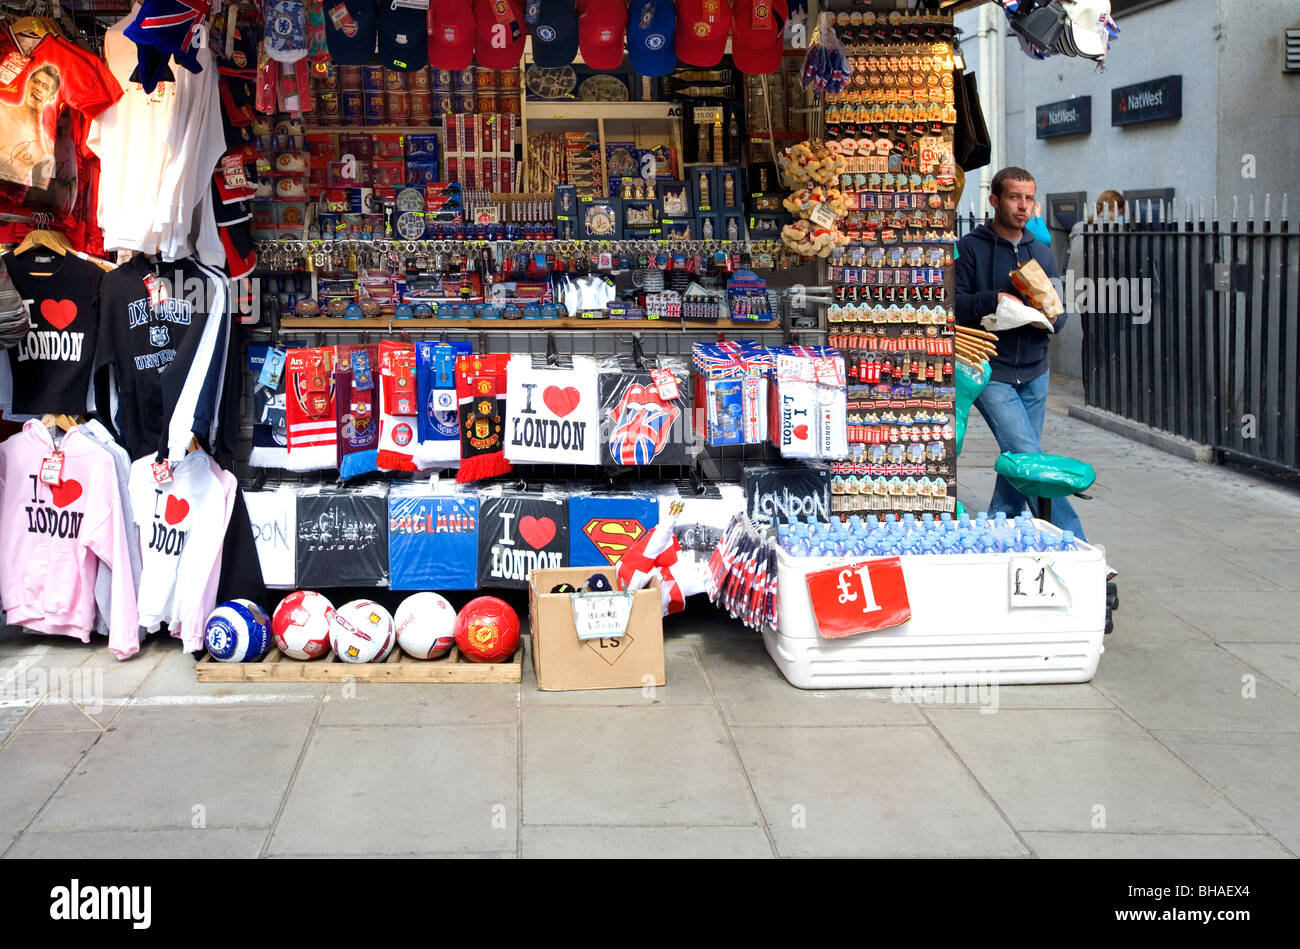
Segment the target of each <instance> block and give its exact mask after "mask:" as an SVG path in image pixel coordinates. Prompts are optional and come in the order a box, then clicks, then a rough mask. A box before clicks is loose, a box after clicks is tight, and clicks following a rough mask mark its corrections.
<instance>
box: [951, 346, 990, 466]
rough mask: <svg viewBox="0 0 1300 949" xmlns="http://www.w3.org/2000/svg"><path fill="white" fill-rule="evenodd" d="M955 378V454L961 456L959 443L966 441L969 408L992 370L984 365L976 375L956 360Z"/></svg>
mask: <svg viewBox="0 0 1300 949" xmlns="http://www.w3.org/2000/svg"><path fill="white" fill-rule="evenodd" d="M955 372H956V376H957V454H959V455H960V454H961V443H962V442H964V441H965V440H966V420H967V419H968V418H970V409H971V406H972V405H974V404H975V400H976V399H978V398H979V397H980V393H981V392H983V391H984V387H985V386H986V385H988V384H989V379H990V378H991V377H992V376H993V369H992V367H990V366H989V364H988V363H984V372H983V374H982V375H980V374H977V373H976V372H975V370H974V369H972V368H971V367H970V366H968V365H966V364H965V363H964V362H961V361H960V360H958V362H957V367H956V370H955Z"/></svg>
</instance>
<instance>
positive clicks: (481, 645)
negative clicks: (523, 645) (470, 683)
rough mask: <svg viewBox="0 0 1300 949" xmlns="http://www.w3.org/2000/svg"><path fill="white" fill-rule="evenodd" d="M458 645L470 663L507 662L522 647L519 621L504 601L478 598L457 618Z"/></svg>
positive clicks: (490, 597)
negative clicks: (520, 644)
mask: <svg viewBox="0 0 1300 949" xmlns="http://www.w3.org/2000/svg"><path fill="white" fill-rule="evenodd" d="M456 645H457V646H458V647H459V648H460V653H461V655H462V656H464V657H465V658H466V659H468V660H470V661H471V662H505V661H506V660H507V659H509V658H510V657H511V656H513V655H514V654H515V649H516V648H518V646H519V617H518V616H517V615H516V614H515V611H514V610H513V609H511V608H510V604H509V603H507V602H506V601H505V600H501V599H498V598H497V597H495V596H480V597H475V598H474V599H472V600H470V601H469V602H468V603H466V604H465V608H464V609H462V610H461V611H460V615H459V616H457V617H456Z"/></svg>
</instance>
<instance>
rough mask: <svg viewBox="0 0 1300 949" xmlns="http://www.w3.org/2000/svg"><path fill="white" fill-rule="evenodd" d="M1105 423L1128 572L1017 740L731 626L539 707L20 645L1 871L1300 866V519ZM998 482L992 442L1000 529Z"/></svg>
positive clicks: (0, 765)
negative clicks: (662, 681) (527, 862)
mask: <svg viewBox="0 0 1300 949" xmlns="http://www.w3.org/2000/svg"><path fill="white" fill-rule="evenodd" d="M1079 398H1080V391H1079V389H1078V386H1077V384H1071V382H1070V381H1069V380H1064V379H1056V380H1054V383H1053V396H1052V399H1051V400H1050V402H1049V407H1050V409H1051V411H1049V413H1048V419H1047V423H1046V425H1045V432H1044V449H1045V450H1047V451H1057V452H1060V453H1063V454H1071V455H1074V456H1076V457H1079V458H1083V459H1085V460H1087V461H1089V462H1091V463H1092V464H1093V465H1094V466H1095V467H1096V469H1097V472H1098V479H1097V483H1096V485H1095V486H1094V487H1093V489H1092V490H1091V493H1092V494H1093V495H1094V498H1093V500H1091V501H1082V502H1079V506H1078V509H1079V512H1080V515H1081V517H1082V518H1083V521H1084V525H1085V528H1086V530H1087V532H1088V535H1089V537H1090V538H1091V539H1092V540H1093V541H1094V542H1098V543H1101V544H1103V545H1105V547H1106V551H1107V557H1108V559H1109V561H1110V562H1111V563H1112V564H1113V565H1114V566H1116V567H1117V568H1118V569H1119V571H1120V577H1119V583H1120V609H1119V611H1118V612H1117V613H1116V614H1115V631H1114V633H1113V634H1112V635H1111V636H1108V637H1107V638H1106V642H1105V654H1104V655H1103V656H1102V657H1101V664H1100V667H1099V669H1098V672H1097V675H1096V677H1095V678H1094V680H1093V681H1092V682H1090V683H1086V684H1081V685H1043V686H1017V687H1009V686H1004V687H1002V688H1001V689H1000V690H999V701H998V705H997V710H996V712H994V713H992V714H987V713H988V712H989V709H988V708H985V707H977V706H975V705H969V704H967V705H962V704H958V703H955V702H954V703H950V704H947V705H944V704H910V703H896V702H894V701H892V700H891V693H890V691H889V690H843V691H825V692H805V691H801V690H799V689H796V688H794V687H793V686H790V685H789V684H787V683H786V681H785V680H784V678H782V676H781V674H780V673H779V672H778V671H777V669H776V667H775V666H774V665H773V663H772V662H771V660H770V659H769V658H768V656H767V653H766V651H765V650H764V647H763V644H762V641H761V639H760V638H758V637H757V635H756V634H753V633H751V632H749V631H747V630H745V629H743V628H741V627H739V626H738V625H735V624H733V623H731V622H730V621H728V620H727V619H726V618H725V617H724V616H723V615H722V614H720V613H718V612H717V611H715V610H714V609H713V608H712V607H710V606H709V605H708V604H707V603H705V604H696V605H693V606H692V608H691V609H690V610H689V611H688V613H686V614H684V615H681V616H676V617H671V618H670V619H669V620H668V621H667V622H666V624H665V641H666V642H665V652H666V656H667V681H668V684H667V685H666V686H663V687H660V688H657V689H653V690H639V689H633V690H619V691H601V692H569V693H554V692H540V691H538V690H537V688H536V681H535V679H534V677H533V674H532V669H531V663H530V659H529V658H528V657H525V662H524V681H523V683H522V685H442V684H437V685H427V686H421V685H404V684H394V685H366V684H356V685H353V686H340V685H332V686H326V685H306V684H304V685H288V684H278V683H274V684H273V683H267V684H250V685H216V684H203V685H199V684H197V683H196V682H195V678H194V660H193V659H192V658H190V657H188V656H186V655H184V654H183V653H181V652H180V651H179V648H178V646H177V644H176V643H175V642H174V641H162V640H160V639H158V638H157V637H154V638H153V639H151V640H150V641H148V642H147V643H146V645H145V647H144V649H143V650H142V652H141V654H140V655H138V656H137V657H136V658H134V659H132V660H131V661H129V662H126V663H118V662H117V661H116V660H114V659H113V658H112V656H111V655H109V654H108V653H107V651H106V650H105V649H103V648H94V647H93V646H85V645H82V644H80V643H78V642H75V641H72V640H66V641H65V640H60V639H56V638H53V637H42V636H35V635H32V634H27V633H22V632H20V631H17V630H13V629H7V630H5V631H3V632H0V775H3V776H4V778H3V780H2V781H0V854H3V855H4V856H6V857H51V856H59V857H75V858H83V857H290V856H457V857H465V856H483V857H604V856H619V857H629V856H635V857H702V856H721V857H754V858H764V857H831V856H834V857H1020V858H1031V857H1044V858H1051V857H1177V858H1188V857H1294V856H1295V855H1296V854H1297V853H1298V852H1300V799H1298V798H1297V797H1296V794H1295V788H1296V787H1297V786H1300V622H1298V621H1297V619H1296V617H1297V616H1300V570H1298V569H1297V566H1298V565H1300V533H1297V531H1296V524H1297V523H1300V521H1298V520H1297V517H1298V516H1300V494H1297V493H1296V492H1295V491H1293V490H1290V489H1286V488H1283V487H1279V486H1276V485H1273V484H1270V483H1268V482H1264V481H1259V480H1256V479H1254V478H1252V477H1249V476H1246V475H1243V474H1240V473H1237V472H1235V471H1234V470H1232V469H1228V468H1222V467H1211V466H1207V465H1202V464H1197V463H1195V462H1191V461H1185V460H1182V459H1179V458H1176V457H1173V456H1171V455H1165V454H1162V453H1160V452H1158V451H1156V450H1155V449H1153V448H1150V447H1147V446H1145V445H1142V444H1138V443H1136V442H1131V441H1127V440H1125V439H1123V438H1121V437H1119V436H1117V435H1113V434H1111V433H1109V432H1106V431H1104V430H1102V429H1099V428H1094V427H1092V426H1090V425H1088V424H1086V423H1084V422H1082V421H1079V420H1077V419H1071V418H1069V417H1068V415H1067V414H1066V411H1065V410H1066V408H1067V407H1068V405H1069V403H1070V402H1071V401H1078V399H1079ZM995 457H996V446H995V444H994V443H993V439H992V437H991V436H990V435H989V433H988V430H987V429H986V428H985V427H984V425H983V422H982V420H980V419H979V418H978V416H977V415H973V416H972V421H971V427H970V431H969V434H968V436H967V445H966V450H965V452H964V454H963V455H962V458H961V463H960V465H959V471H960V487H961V492H960V494H961V497H962V498H963V500H964V501H965V502H966V503H967V504H968V505H970V506H971V507H972V508H973V509H979V508H980V507H982V506H983V505H984V503H986V502H987V499H988V497H989V496H990V494H991V491H992V482H993V472H992V464H993V460H994V458H995ZM98 642H99V643H102V642H103V640H98ZM68 670H74V671H75V672H76V673H77V675H76V676H71V677H69V675H68ZM51 681H52V682H54V683H55V684H54V686H53V687H52V688H49V689H46V688H45V687H44V685H43V684H42V683H48V682H51ZM83 684H86V685H88V686H89V688H87V689H85V690H84V691H80V692H79V691H78V689H79V687H80V686H82V685H83ZM69 696H70V697H69ZM71 699H80V702H78V701H72V700H71Z"/></svg>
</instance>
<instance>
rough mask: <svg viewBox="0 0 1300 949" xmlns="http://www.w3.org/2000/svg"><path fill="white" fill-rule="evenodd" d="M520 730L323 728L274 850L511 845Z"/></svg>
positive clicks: (502, 727) (273, 840)
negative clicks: (518, 734) (518, 733)
mask: <svg viewBox="0 0 1300 949" xmlns="http://www.w3.org/2000/svg"><path fill="white" fill-rule="evenodd" d="M516 739H517V729H516V726H515V725H513V724H511V725H484V726H465V725H448V726H442V727H433V726H428V725H422V726H407V725H401V726H398V725H393V726H388V727H378V728H377V727H373V726H349V727H337V728H319V729H317V730H316V732H315V733H314V734H313V736H312V740H311V744H310V746H309V747H308V749H307V754H306V756H305V757H304V759H303V762H302V767H301V769H300V770H299V772H298V775H297V778H296V779H295V780H294V783H293V788H292V789H291V791H290V793H289V797H288V800H287V801H286V803H285V808H284V813H283V815H282V816H281V818H280V821H279V823H278V824H277V825H276V828H275V833H274V834H273V836H272V838H271V844H270V849H269V852H270V853H272V854H289V853H294V854H330V855H338V856H345V855H346V856H351V855H362V854H377V853H382V854H399V853H435V852H437V853H446V852H456V851H466V852H485V851H507V852H509V853H512V854H513V853H514V852H515V851H516V849H517V844H518V841H517V837H516V828H517V826H518V822H519V803H518V778H517V762H518V750H517V740H516Z"/></svg>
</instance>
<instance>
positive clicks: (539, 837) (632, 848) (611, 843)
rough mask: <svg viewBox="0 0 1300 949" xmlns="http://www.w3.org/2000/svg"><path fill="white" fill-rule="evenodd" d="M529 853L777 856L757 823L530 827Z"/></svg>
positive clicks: (526, 844)
mask: <svg viewBox="0 0 1300 949" xmlns="http://www.w3.org/2000/svg"><path fill="white" fill-rule="evenodd" d="M521 856H523V857H524V858H549V859H561V860H622V859H632V860H693V859H711V860H716V859H737V860H764V859H771V858H772V846H771V844H769V843H768V840H767V835H766V834H765V833H763V829H762V828H761V827H758V826H754V827H525V828H524V829H523V852H522V853H521Z"/></svg>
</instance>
